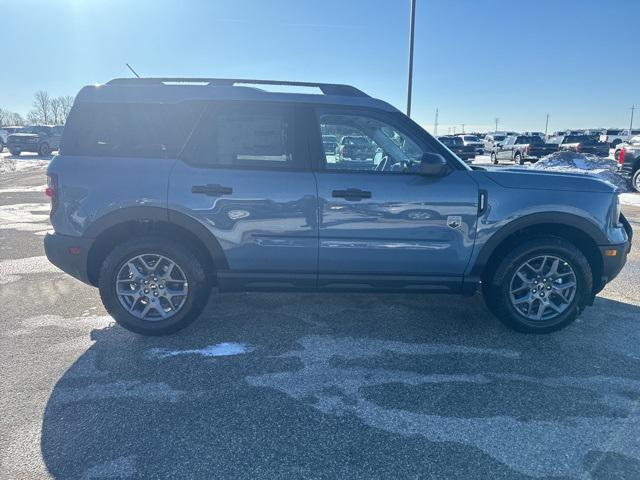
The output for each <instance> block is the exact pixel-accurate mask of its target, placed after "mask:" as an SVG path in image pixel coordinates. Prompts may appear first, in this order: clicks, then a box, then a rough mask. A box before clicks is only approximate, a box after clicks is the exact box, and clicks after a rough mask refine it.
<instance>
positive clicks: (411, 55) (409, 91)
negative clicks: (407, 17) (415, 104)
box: [407, 0, 416, 117]
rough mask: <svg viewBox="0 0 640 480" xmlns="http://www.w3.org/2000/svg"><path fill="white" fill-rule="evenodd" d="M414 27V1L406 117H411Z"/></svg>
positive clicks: (410, 32)
mask: <svg viewBox="0 0 640 480" xmlns="http://www.w3.org/2000/svg"><path fill="white" fill-rule="evenodd" d="M415 25H416V0H411V21H410V24H409V78H408V81H407V117H410V116H411V89H412V87H413V37H414V34H413V32H414V29H415Z"/></svg>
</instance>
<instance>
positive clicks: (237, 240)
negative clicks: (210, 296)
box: [168, 102, 318, 289]
mask: <svg viewBox="0 0 640 480" xmlns="http://www.w3.org/2000/svg"><path fill="white" fill-rule="evenodd" d="M297 115H299V113H298V112H296V110H295V109H294V108H293V107H291V106H288V105H284V104H283V105H280V104H273V103H250V104H243V103H234V102H220V103H215V104H212V105H210V106H209V108H208V109H207V111H206V113H205V114H204V115H203V118H202V119H201V121H200V123H199V125H198V127H197V128H196V130H195V131H194V132H193V134H192V136H191V138H190V140H189V142H188V143H187V145H186V147H185V149H184V151H183V153H182V155H181V159H180V161H179V162H177V164H176V166H175V168H174V169H173V171H172V173H171V178H170V185H169V202H168V204H169V209H170V212H171V211H174V212H181V213H184V214H186V215H188V216H190V217H192V218H195V219H196V220H197V221H199V222H200V223H201V224H202V225H204V226H205V227H206V228H207V229H208V230H209V231H210V233H211V235H213V236H214V237H215V238H216V239H217V240H218V242H219V244H220V246H221V247H222V250H223V251H224V254H225V257H226V260H227V262H228V270H227V271H219V272H218V278H219V282H220V288H222V289H236V288H271V287H277V288H283V287H284V288H298V287H299V288H309V287H315V280H316V269H317V258H318V222H317V196H316V184H315V178H314V176H313V173H312V172H311V171H310V168H309V165H308V160H309V158H308V154H307V150H306V143H305V144H304V146H301V143H300V142H299V141H298V140H299V139H300V138H301V137H300V135H299V134H300V132H299V129H298V128H297V122H296V116H297Z"/></svg>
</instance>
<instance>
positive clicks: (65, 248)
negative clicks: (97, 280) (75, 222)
mask: <svg viewBox="0 0 640 480" xmlns="http://www.w3.org/2000/svg"><path fill="white" fill-rule="evenodd" d="M92 244H93V239H86V238H80V237H71V236H68V235H60V234H59V233H48V234H46V235H45V237H44V251H45V254H46V255H47V258H48V259H49V261H50V262H51V263H53V264H54V265H55V266H56V267H58V268H59V269H60V270H62V271H63V272H65V273H68V274H69V275H71V276H72V277H74V278H77V279H78V280H80V281H81V282H84V283H87V284H89V285H91V284H92V283H91V281H90V280H89V272H88V268H87V259H88V257H89V249H90V248H91V245H92Z"/></svg>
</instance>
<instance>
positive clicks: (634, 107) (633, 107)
mask: <svg viewBox="0 0 640 480" xmlns="http://www.w3.org/2000/svg"><path fill="white" fill-rule="evenodd" d="M635 109H636V106H635V105H631V123H629V130H633V111H634V110H635ZM629 133H631V132H629Z"/></svg>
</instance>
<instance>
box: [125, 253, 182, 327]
mask: <svg viewBox="0 0 640 480" xmlns="http://www.w3.org/2000/svg"><path fill="white" fill-rule="evenodd" d="M115 292H116V295H117V296H118V300H119V301H120V304H121V305H122V306H123V307H124V308H125V309H126V310H127V311H128V312H129V313H130V314H131V315H133V316H135V317H136V318H139V319H141V320H145V321H158V320H164V319H166V318H169V317H172V316H173V315H175V314H176V313H177V312H178V311H180V310H181V309H182V307H183V306H184V305H185V303H186V301H187V297H188V295H189V284H188V282H187V277H186V275H185V274H184V272H183V271H182V269H181V268H180V266H179V265H177V264H176V263H175V262H174V261H173V260H171V259H170V258H168V257H166V256H164V255H159V254H154V253H144V254H142V255H137V256H136V257H133V258H131V259H129V260H128V261H126V262H125V263H124V264H123V265H122V267H121V268H120V271H119V272H118V275H117V277H116V280H115Z"/></svg>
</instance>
